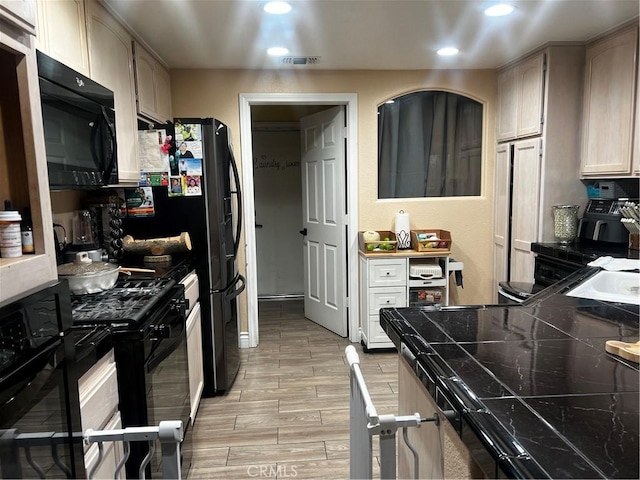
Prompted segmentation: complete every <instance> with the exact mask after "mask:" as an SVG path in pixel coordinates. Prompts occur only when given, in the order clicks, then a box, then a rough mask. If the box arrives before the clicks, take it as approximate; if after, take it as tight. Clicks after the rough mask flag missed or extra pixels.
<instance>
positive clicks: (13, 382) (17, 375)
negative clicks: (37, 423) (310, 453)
mask: <svg viewBox="0 0 640 480" xmlns="http://www.w3.org/2000/svg"><path fill="white" fill-rule="evenodd" d="M61 346H62V343H60V342H59V341H56V342H55V343H54V344H52V345H49V346H48V347H46V348H45V349H44V350H42V351H41V352H39V353H38V354H37V355H36V356H35V357H33V358H32V359H31V360H29V361H28V362H27V363H25V364H24V365H22V366H21V367H19V368H17V369H16V370H15V371H13V372H12V373H10V374H9V375H7V376H6V377H5V378H3V379H2V383H0V392H1V393H0V410H2V417H5V418H6V416H9V417H10V416H11V414H10V413H9V412H10V411H11V410H12V409H13V408H18V409H20V408H23V407H24V406H25V405H26V404H27V403H29V402H30V401H31V400H32V399H34V398H35V397H36V396H37V395H38V394H39V393H40V391H41V390H42V387H43V386H44V385H45V384H46V382H47V381H48V380H49V378H50V377H51V375H52V374H53V372H54V371H55V367H56V366H57V364H58V362H57V361H55V360H54V362H53V364H51V359H55V354H56V352H57V351H58V349H59V348H61ZM47 364H50V368H46V367H47ZM24 395H26V398H25V397H24ZM18 398H19V400H18V403H19V405H18V404H15V407H14V406H12V405H11V403H12V402H13V401H14V400H16V399H18Z"/></svg>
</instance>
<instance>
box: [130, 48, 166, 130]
mask: <svg viewBox="0 0 640 480" xmlns="http://www.w3.org/2000/svg"><path fill="white" fill-rule="evenodd" d="M134 52H135V67H136V91H137V94H138V113H139V114H140V115H142V116H144V117H147V118H149V119H151V120H155V121H157V122H161V123H166V121H167V120H170V119H171V118H172V114H171V80H170V77H169V72H168V71H167V69H165V68H164V66H162V64H161V63H160V62H158V60H156V58H155V57H154V56H153V55H151V54H150V53H149V52H148V51H147V50H146V49H145V48H144V47H142V45H140V44H139V43H137V42H134Z"/></svg>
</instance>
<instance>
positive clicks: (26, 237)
mask: <svg viewBox="0 0 640 480" xmlns="http://www.w3.org/2000/svg"><path fill="white" fill-rule="evenodd" d="M31 225H32V224H31V209H30V208H29V207H26V208H25V209H24V211H23V212H22V225H21V229H20V235H21V237H22V253H23V254H29V253H35V248H34V246H33V227H32V226H31Z"/></svg>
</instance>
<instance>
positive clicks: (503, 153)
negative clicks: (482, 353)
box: [492, 144, 511, 302]
mask: <svg viewBox="0 0 640 480" xmlns="http://www.w3.org/2000/svg"><path fill="white" fill-rule="evenodd" d="M510 152H511V145H510V144H501V145H498V147H497V148H496V167H495V169H496V170H495V185H494V192H495V193H494V195H495V198H494V202H493V205H494V206H493V218H494V220H493V285H492V288H493V294H494V301H495V302H497V301H498V282H501V281H504V280H507V278H508V271H507V258H508V256H509V251H508V248H509V247H508V246H509V238H508V236H509V183H510V180H511V178H510V168H509V163H510V159H511V153H510Z"/></svg>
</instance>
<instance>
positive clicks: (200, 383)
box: [187, 302, 204, 423]
mask: <svg viewBox="0 0 640 480" xmlns="http://www.w3.org/2000/svg"><path fill="white" fill-rule="evenodd" d="M200 318H201V315H200V302H197V303H196V304H195V305H194V306H193V309H192V310H191V313H190V314H189V318H187V361H188V364H189V396H190V398H191V422H192V423H193V422H195V419H196V413H197V412H198V405H200V397H201V396H202V389H203V388H204V373H203V370H202V325H201V324H200Z"/></svg>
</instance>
